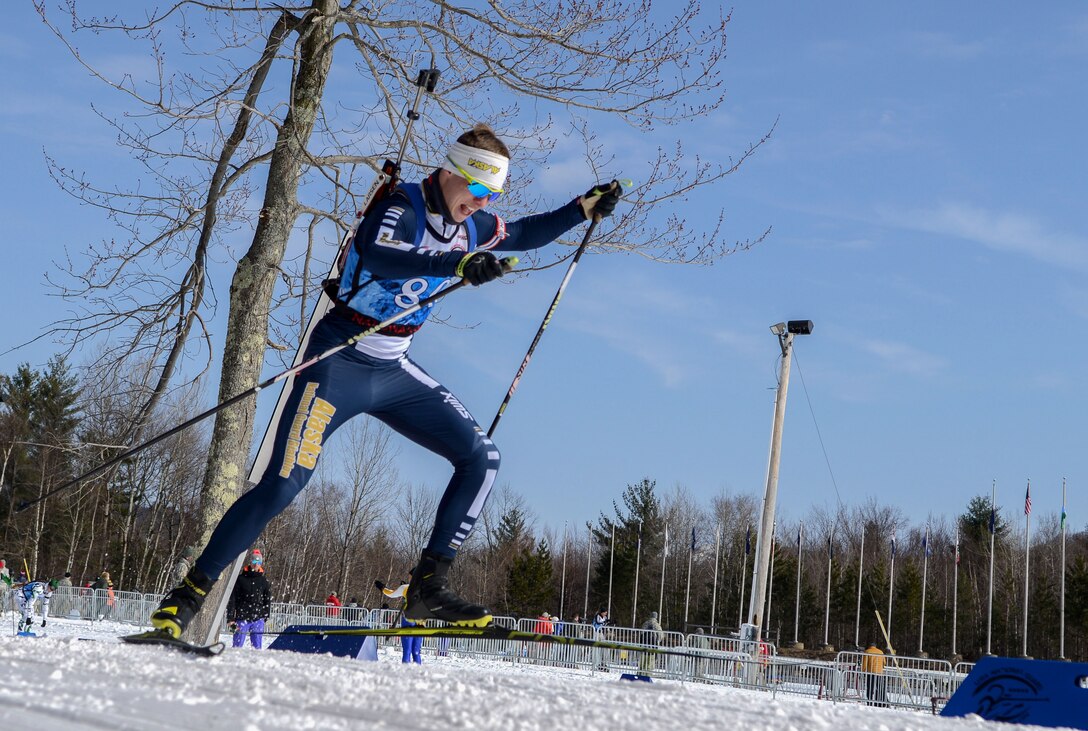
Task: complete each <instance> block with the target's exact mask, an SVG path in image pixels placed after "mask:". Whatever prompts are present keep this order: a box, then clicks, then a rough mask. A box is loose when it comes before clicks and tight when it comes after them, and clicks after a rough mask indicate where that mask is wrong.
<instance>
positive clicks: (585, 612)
mask: <svg viewBox="0 0 1088 731" xmlns="http://www.w3.org/2000/svg"><path fill="white" fill-rule="evenodd" d="M586 531H587V532H588V533H589V543H587V544H586V602H585V604H583V605H582V621H583V622H585V621H586V620H587V619H589V575H590V573H592V571H593V569H592V566H593V528H592V527H591V526H590V525H589V523H586Z"/></svg>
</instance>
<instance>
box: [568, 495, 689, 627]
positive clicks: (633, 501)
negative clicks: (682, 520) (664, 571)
mask: <svg viewBox="0 0 1088 731" xmlns="http://www.w3.org/2000/svg"><path fill="white" fill-rule="evenodd" d="M656 487H657V482H656V481H654V480H650V479H648V478H646V479H643V480H642V481H640V482H638V483H635V484H628V485H627V487H626V488H625V489H624V491H623V496H622V500H623V506H624V507H623V509H621V508H620V506H619V505H617V504H616V503H615V502H613V503H612V507H613V510H614V511H615V517H614V518H610V517H608V516H605V515H604V514H603V513H602V514H601V516H600V518H599V519H598V520H597V525H596V526H595V527H592V531H593V540H594V543H595V544H596V547H597V548H596V551H595V554H596V557H597V560H596V562H595V566H594V572H593V579H592V581H591V589H590V605H591V609H590V611H593V610H594V608H596V607H603V606H607V605H608V599H609V577H610V576H611V599H612V602H611V605H612V613H611V617H612V619H613V620H615V621H616V622H617V623H619V624H621V625H627V624H628V623H630V621H631V617H632V613H633V614H634V616H635V617H636V620H637V617H640V616H642V615H643V614H648V613H649V612H651V611H654V610H656V609H657V604H658V598H659V582H660V579H661V553H662V551H663V549H664V540H665V523H664V520H663V518H662V515H661V505H660V503H659V502H658V499H657V496H656V495H655V494H654V490H655V489H656ZM613 529H614V530H615V548H614V550H613V543H612V535H613ZM636 564H637V565H638V573H639V576H638V585H639V590H638V607H637V608H635V607H634V606H633V602H634V599H635V568H636ZM679 601H680V602H681V603H682V602H683V597H680V600H679ZM633 610H634V611H633Z"/></svg>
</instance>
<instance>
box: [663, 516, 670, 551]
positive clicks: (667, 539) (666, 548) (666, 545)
mask: <svg viewBox="0 0 1088 731" xmlns="http://www.w3.org/2000/svg"><path fill="white" fill-rule="evenodd" d="M668 555H669V525H668V523H666V524H665V552H664V553H663V554H662V556H668Z"/></svg>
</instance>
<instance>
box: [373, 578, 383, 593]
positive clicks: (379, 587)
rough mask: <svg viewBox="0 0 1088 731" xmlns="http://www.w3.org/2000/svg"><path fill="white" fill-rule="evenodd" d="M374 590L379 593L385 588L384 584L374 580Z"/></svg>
mask: <svg viewBox="0 0 1088 731" xmlns="http://www.w3.org/2000/svg"><path fill="white" fill-rule="evenodd" d="M374 588H375V589H377V590H378V591H381V590H382V589H384V588H385V584H383V583H382V582H381V580H380V579H375V580H374Z"/></svg>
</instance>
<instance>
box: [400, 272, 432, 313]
mask: <svg viewBox="0 0 1088 731" xmlns="http://www.w3.org/2000/svg"><path fill="white" fill-rule="evenodd" d="M426 291H427V280H426V279H425V278H423V277H417V278H416V279H409V280H407V281H406V282H405V283H404V284H403V285H402V286H401V288H400V294H398V295H397V296H396V297H394V298H393V301H394V302H396V303H397V307H400V308H401V309H405V310H406V309H408V308H409V307H414V306H415V305H417V304H419V299H420V297H421V296H422V295H423V293H424V292H426Z"/></svg>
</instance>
